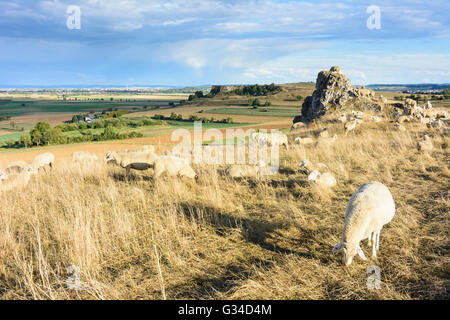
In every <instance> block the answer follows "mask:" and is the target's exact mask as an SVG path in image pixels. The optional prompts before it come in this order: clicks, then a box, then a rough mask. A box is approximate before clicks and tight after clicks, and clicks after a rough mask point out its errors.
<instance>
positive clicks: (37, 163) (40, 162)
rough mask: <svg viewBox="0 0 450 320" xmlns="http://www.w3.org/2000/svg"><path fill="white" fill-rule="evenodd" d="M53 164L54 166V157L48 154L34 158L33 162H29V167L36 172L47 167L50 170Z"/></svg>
mask: <svg viewBox="0 0 450 320" xmlns="http://www.w3.org/2000/svg"><path fill="white" fill-rule="evenodd" d="M54 164H55V156H54V155H53V153H50V152H47V153H43V154H40V155H38V156H36V157H35V158H34V160H33V162H31V166H32V167H33V168H34V169H37V170H41V169H46V168H47V166H48V167H49V168H50V169H53V166H54Z"/></svg>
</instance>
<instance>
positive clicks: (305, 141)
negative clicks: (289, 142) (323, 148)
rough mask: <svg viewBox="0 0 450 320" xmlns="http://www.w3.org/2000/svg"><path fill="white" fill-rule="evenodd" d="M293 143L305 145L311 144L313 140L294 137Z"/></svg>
mask: <svg viewBox="0 0 450 320" xmlns="http://www.w3.org/2000/svg"><path fill="white" fill-rule="evenodd" d="M295 143H296V144H302V145H307V144H313V143H314V140H313V139H312V138H300V137H298V138H295Z"/></svg>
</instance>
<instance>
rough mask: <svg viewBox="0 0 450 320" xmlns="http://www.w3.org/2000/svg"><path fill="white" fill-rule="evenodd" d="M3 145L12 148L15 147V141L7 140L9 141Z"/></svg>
mask: <svg viewBox="0 0 450 320" xmlns="http://www.w3.org/2000/svg"><path fill="white" fill-rule="evenodd" d="M5 143H6V146H7V147H8V148H12V147H14V146H15V144H16V141H14V140H12V139H9V140H8V141H6V142H5Z"/></svg>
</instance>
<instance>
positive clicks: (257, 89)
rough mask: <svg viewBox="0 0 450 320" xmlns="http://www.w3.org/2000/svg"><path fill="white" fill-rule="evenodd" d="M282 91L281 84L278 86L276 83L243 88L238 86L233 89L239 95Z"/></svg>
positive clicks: (263, 94)
mask: <svg viewBox="0 0 450 320" xmlns="http://www.w3.org/2000/svg"><path fill="white" fill-rule="evenodd" d="M279 91H281V87H280V86H276V85H275V84H273V83H272V84H264V85H258V84H254V85H249V86H244V87H242V88H237V89H235V90H233V93H234V94H237V95H239V96H247V95H248V96H267V95H268V94H274V93H277V92H279Z"/></svg>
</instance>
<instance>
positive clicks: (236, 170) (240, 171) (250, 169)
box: [225, 160, 270, 178]
mask: <svg viewBox="0 0 450 320" xmlns="http://www.w3.org/2000/svg"><path fill="white" fill-rule="evenodd" d="M265 167H266V163H265V162H264V161H261V160H260V161H258V163H257V164H256V165H249V164H234V165H231V166H229V167H228V168H227V169H226V170H225V174H226V175H227V176H229V177H231V178H246V177H255V178H256V177H259V176H260V172H261V175H264V172H265V173H269V172H270V171H267V172H266V171H261V170H262V169H263V168H265ZM266 175H267V174H266Z"/></svg>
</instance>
